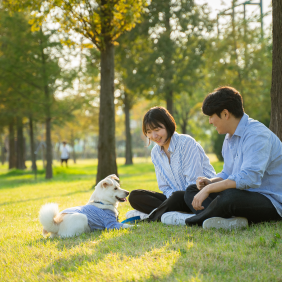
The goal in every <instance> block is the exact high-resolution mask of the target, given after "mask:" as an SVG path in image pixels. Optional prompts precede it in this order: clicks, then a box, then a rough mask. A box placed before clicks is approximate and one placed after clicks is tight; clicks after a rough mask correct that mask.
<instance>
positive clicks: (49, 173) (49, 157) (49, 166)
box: [40, 29, 53, 179]
mask: <svg viewBox="0 0 282 282" xmlns="http://www.w3.org/2000/svg"><path fill="white" fill-rule="evenodd" d="M40 32H41V34H42V35H43V33H42V29H40ZM42 38H43V36H42ZM40 46H41V58H42V77H43V82H44V94H45V127H46V161H47V162H46V172H45V178H46V179H51V178H53V171H52V143H51V103H52V102H51V97H50V96H51V94H50V89H49V86H48V77H47V73H46V59H45V54H44V50H43V42H42V41H41V42H40Z"/></svg>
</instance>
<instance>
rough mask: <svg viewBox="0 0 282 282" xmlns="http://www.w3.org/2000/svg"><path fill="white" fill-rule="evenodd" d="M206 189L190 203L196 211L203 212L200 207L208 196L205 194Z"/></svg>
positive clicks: (207, 193)
mask: <svg viewBox="0 0 282 282" xmlns="http://www.w3.org/2000/svg"><path fill="white" fill-rule="evenodd" d="M207 191H208V189H207V187H206V188H203V189H202V190H201V191H200V192H199V193H198V194H196V195H195V197H194V200H193V202H192V206H193V208H194V209H195V210H196V211H199V210H203V209H204V207H203V206H202V203H203V201H204V200H205V199H206V198H207V197H208V196H209V195H210V194H209V192H207Z"/></svg>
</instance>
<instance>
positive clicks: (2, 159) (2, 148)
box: [0, 134, 6, 165]
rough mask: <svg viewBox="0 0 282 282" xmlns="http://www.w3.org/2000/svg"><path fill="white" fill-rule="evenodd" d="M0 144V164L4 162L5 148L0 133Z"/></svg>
mask: <svg viewBox="0 0 282 282" xmlns="http://www.w3.org/2000/svg"><path fill="white" fill-rule="evenodd" d="M0 144H1V164H2V165H3V164H4V163H5V154H6V150H5V142H3V139H2V134H1V135H0Z"/></svg>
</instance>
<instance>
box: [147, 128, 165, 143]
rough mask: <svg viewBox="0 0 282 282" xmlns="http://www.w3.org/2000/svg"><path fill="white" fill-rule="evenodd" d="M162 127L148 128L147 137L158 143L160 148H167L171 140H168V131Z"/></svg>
mask: <svg viewBox="0 0 282 282" xmlns="http://www.w3.org/2000/svg"><path fill="white" fill-rule="evenodd" d="M160 126H161V127H156V128H154V129H152V128H150V127H149V126H147V128H146V131H147V137H148V138H149V139H150V140H151V141H153V142H156V143H157V144H158V145H159V146H165V145H166V144H169V140H167V136H168V134H167V130H166V128H165V126H164V125H163V124H160Z"/></svg>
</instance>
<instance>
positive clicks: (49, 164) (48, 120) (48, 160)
mask: <svg viewBox="0 0 282 282" xmlns="http://www.w3.org/2000/svg"><path fill="white" fill-rule="evenodd" d="M45 126H46V174H45V178H46V179H51V178H53V170H52V142H51V118H50V117H49V118H46V119H45Z"/></svg>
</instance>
